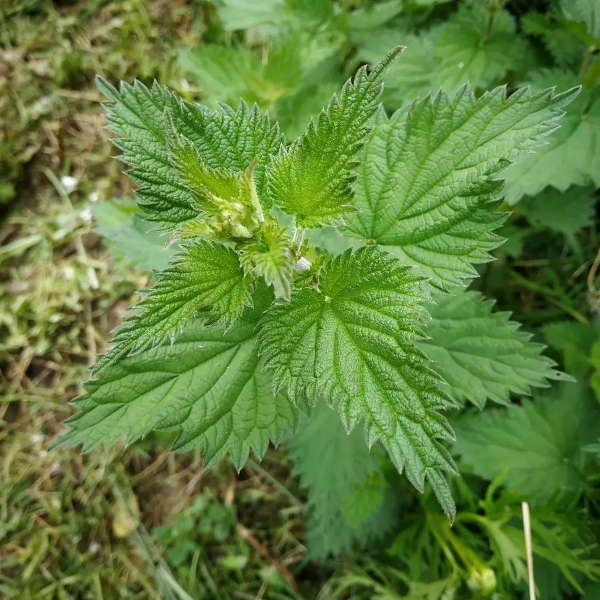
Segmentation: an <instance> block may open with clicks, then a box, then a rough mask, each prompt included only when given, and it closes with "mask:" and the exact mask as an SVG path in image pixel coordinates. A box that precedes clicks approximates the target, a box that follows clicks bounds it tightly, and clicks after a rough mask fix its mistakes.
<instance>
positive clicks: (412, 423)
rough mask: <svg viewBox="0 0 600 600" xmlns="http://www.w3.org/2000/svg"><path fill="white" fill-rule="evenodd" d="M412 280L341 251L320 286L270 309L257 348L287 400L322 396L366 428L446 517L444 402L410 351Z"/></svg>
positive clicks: (387, 263) (386, 261)
mask: <svg viewBox="0 0 600 600" xmlns="http://www.w3.org/2000/svg"><path fill="white" fill-rule="evenodd" d="M420 283H421V281H420V278H419V277H417V276H416V275H414V274H413V273H412V271H411V270H410V269H409V268H407V267H403V266H401V265H400V264H399V263H398V261H397V260H396V259H394V258H393V257H391V256H390V255H388V254H386V253H384V252H381V251H380V250H377V249H375V248H363V249H359V250H357V251H356V252H354V253H353V252H352V251H347V252H345V253H343V254H342V255H340V256H338V257H337V258H335V259H333V260H332V261H331V263H330V264H329V265H328V266H327V267H326V268H325V270H324V271H323V273H322V274H321V277H320V279H319V284H318V285H319V287H318V290H317V289H314V288H305V289H301V290H298V291H296V292H295V293H294V295H293V297H292V300H291V302H289V303H280V304H276V305H274V306H273V307H272V308H270V309H269V310H268V311H267V312H266V314H265V317H264V318H263V320H262V321H261V331H260V339H261V351H262V353H263V354H264V356H265V358H266V361H267V364H268V366H269V367H271V368H273V369H274V378H275V382H276V383H277V384H278V385H279V386H282V387H284V388H285V389H286V390H287V391H288V393H289V394H290V395H291V397H303V396H304V395H305V394H306V395H308V396H309V398H313V397H323V398H324V399H326V400H327V402H328V403H329V404H331V405H332V406H333V407H335V408H336V410H337V412H338V413H339V414H340V415H341V418H342V421H343V423H344V425H345V427H346V428H347V429H348V430H352V429H353V428H354V426H355V425H357V423H359V422H361V421H362V422H364V424H365V428H366V434H367V439H368V441H369V445H372V444H373V443H374V442H375V441H376V440H378V439H380V440H381V441H382V443H383V445H384V446H385V448H386V449H387V451H388V454H389V455H390V458H391V460H392V461H393V462H394V464H395V465H396V468H397V469H398V470H399V471H400V472H402V471H403V470H405V472H406V474H407V477H408V478H409V480H410V481H411V483H412V484H413V485H414V486H415V487H416V488H417V489H419V490H422V489H423V484H424V480H425V479H426V478H427V479H428V480H429V481H430V482H431V484H432V486H433V489H434V490H435V492H436V495H437V496H438V499H439V501H440V503H441V505H442V507H443V509H444V511H445V512H446V513H447V514H448V515H452V514H453V513H454V503H453V500H452V497H451V494H450V490H449V487H448V484H447V482H446V480H445V478H444V475H443V473H444V472H453V471H454V467H453V462H452V459H451V457H450V455H449V454H448V452H447V449H446V448H445V447H444V446H443V445H442V444H441V443H440V441H439V440H440V439H449V438H451V437H452V431H451V429H450V427H449V425H448V422H447V420H446V419H445V417H443V416H442V414H441V411H442V410H444V408H446V407H447V405H448V401H447V399H446V397H445V396H444V394H443V393H442V392H441V391H440V387H441V386H440V381H439V380H438V378H437V377H436V376H435V375H434V374H433V373H432V371H431V370H430V369H429V367H428V366H427V363H426V361H425V360H424V357H423V356H422V354H421V352H420V351H419V350H418V348H417V346H416V339H417V337H418V335H419V325H420V323H421V322H422V320H423V309H422V298H423V291H422V287H421V285H420Z"/></svg>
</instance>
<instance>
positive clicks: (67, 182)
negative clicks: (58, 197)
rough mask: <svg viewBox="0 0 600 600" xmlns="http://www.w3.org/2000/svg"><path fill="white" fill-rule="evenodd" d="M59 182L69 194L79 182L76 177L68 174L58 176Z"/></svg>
mask: <svg viewBox="0 0 600 600" xmlns="http://www.w3.org/2000/svg"><path fill="white" fill-rule="evenodd" d="M60 182H61V183H62V186H63V187H64V188H65V191H66V192H67V194H70V193H71V192H72V191H73V190H74V189H75V188H76V187H77V184H78V183H79V179H77V177H71V176H70V175H63V176H62V177H61V178H60Z"/></svg>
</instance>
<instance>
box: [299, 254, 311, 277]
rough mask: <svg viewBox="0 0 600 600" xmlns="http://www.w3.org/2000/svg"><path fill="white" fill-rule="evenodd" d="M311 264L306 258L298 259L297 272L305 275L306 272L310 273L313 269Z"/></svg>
mask: <svg viewBox="0 0 600 600" xmlns="http://www.w3.org/2000/svg"><path fill="white" fill-rule="evenodd" d="M311 266H312V265H311V263H310V261H309V260H307V259H306V258H304V256H301V257H300V258H299V259H298V262H297V263H296V271H300V272H301V273H304V272H305V271H308V270H309V269H310V268H311Z"/></svg>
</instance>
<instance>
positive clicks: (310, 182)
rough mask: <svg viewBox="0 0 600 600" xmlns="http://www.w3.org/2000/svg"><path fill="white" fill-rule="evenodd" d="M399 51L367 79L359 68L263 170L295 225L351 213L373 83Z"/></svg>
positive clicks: (309, 224) (313, 224) (375, 90)
mask: <svg viewBox="0 0 600 600" xmlns="http://www.w3.org/2000/svg"><path fill="white" fill-rule="evenodd" d="M400 50H401V48H396V49H394V50H392V51H391V52H390V53H388V55H387V56H386V57H385V58H384V59H383V61H382V62H381V63H379V64H378V65H377V66H376V67H375V68H374V69H373V70H372V71H371V73H369V74H367V70H366V67H361V68H360V69H359V71H358V72H357V74H356V75H355V77H354V79H353V80H352V81H348V82H346V84H345V85H344V87H343V88H342V90H341V92H340V93H339V94H337V95H335V96H334V97H333V98H332V100H331V101H330V103H329V104H328V106H327V107H325V108H324V109H323V111H322V112H321V114H320V115H319V117H318V118H317V119H316V120H313V121H311V123H310V124H309V126H308V128H307V130H306V131H305V133H304V134H303V135H302V136H301V137H300V138H298V139H297V140H296V141H295V142H294V143H293V144H292V146H291V147H289V148H284V149H283V150H282V152H280V154H279V155H278V156H277V157H276V158H275V159H274V160H273V162H272V163H271V164H270V165H269V170H268V178H269V193H270V196H271V199H272V201H273V203H274V204H275V205H277V206H278V207H279V208H281V209H283V210H284V211H285V212H287V213H289V214H291V215H295V216H296V220H297V222H298V224H300V225H302V226H305V227H316V226H319V225H322V224H326V223H330V222H334V221H336V220H338V219H339V218H340V217H341V216H342V215H343V214H345V213H347V212H348V211H350V210H352V190H351V187H350V184H351V182H352V179H353V167H354V163H355V160H356V155H357V153H358V150H359V149H360V146H361V142H362V140H363V138H364V136H365V135H366V133H367V132H368V123H369V121H370V119H371V117H372V116H373V114H374V113H375V110H376V108H377V99H378V97H379V92H380V90H381V84H380V83H379V79H380V77H381V74H382V72H383V70H384V69H385V67H386V66H387V65H388V64H389V63H390V62H391V61H392V60H393V59H394V58H395V57H396V55H397V54H398V53H399V52H400Z"/></svg>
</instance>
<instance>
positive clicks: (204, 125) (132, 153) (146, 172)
mask: <svg viewBox="0 0 600 600" xmlns="http://www.w3.org/2000/svg"><path fill="white" fill-rule="evenodd" d="M97 81H98V88H99V89H100V91H101V92H102V93H103V94H104V95H105V96H106V98H107V102H106V103H105V108H106V111H107V112H106V120H107V122H108V125H109V129H110V130H111V131H113V132H114V133H115V134H116V138H115V140H114V143H115V145H116V146H117V147H118V148H119V149H121V150H122V152H123V154H122V156H121V159H122V160H123V161H124V162H125V163H127V164H128V165H130V166H131V170H130V172H129V175H130V176H131V178H132V179H133V180H134V181H135V182H136V183H137V184H138V185H139V186H140V189H139V190H138V191H137V195H138V199H139V204H140V206H141V207H142V208H143V209H144V211H145V216H146V218H147V219H149V220H151V221H155V222H156V223H157V224H158V225H159V226H161V227H162V228H164V229H172V228H173V227H174V226H176V225H177V224H178V223H181V222H183V221H186V220H188V219H191V218H193V217H195V216H196V214H197V211H196V210H195V208H194V206H193V195H192V193H191V192H190V190H189V189H188V187H187V185H186V184H185V182H183V181H181V178H180V174H179V172H178V169H177V168H176V166H175V165H173V162H172V160H171V155H170V144H169V135H170V132H171V131H172V128H173V127H174V128H175V129H176V130H177V132H178V133H179V135H180V136H181V137H182V138H184V139H186V140H187V141H188V142H190V143H191V144H192V145H193V146H194V148H195V149H196V151H197V152H198V154H199V155H200V156H201V157H202V160H203V161H204V163H205V164H206V165H207V166H208V167H210V168H213V169H221V168H227V169H230V170H233V171H244V170H245V169H247V167H248V166H249V165H250V163H251V162H252V161H255V167H254V175H255V179H256V187H257V191H258V194H259V196H260V197H261V198H262V197H264V196H265V194H264V193H263V186H264V183H265V179H264V177H265V166H266V163H267V161H268V159H269V158H270V156H271V154H273V152H276V151H277V149H278V148H279V147H280V146H281V144H282V142H283V137H282V135H281V133H280V131H279V128H278V127H277V126H276V125H273V124H272V123H271V122H270V121H269V120H268V119H267V117H265V116H264V115H262V114H261V113H260V112H259V110H258V108H256V107H250V106H248V105H247V104H245V103H243V102H242V103H240V105H239V106H238V107H237V108H235V109H233V108H231V107H229V106H227V105H221V106H220V107H219V108H218V109H216V110H209V109H208V108H206V107H204V106H202V105H200V104H191V103H188V102H184V101H183V100H182V99H181V98H179V97H178V96H177V95H176V94H174V93H173V92H171V91H169V90H167V89H166V88H164V87H162V86H160V85H158V84H157V83H155V84H154V85H153V86H152V87H151V88H147V87H146V86H145V85H143V84H142V83H140V82H139V81H136V82H135V83H134V84H133V85H131V84H128V83H124V82H123V83H121V86H120V89H119V90H117V89H115V88H114V87H113V86H112V85H110V84H109V83H108V82H106V81H105V80H103V79H102V78H98V80H97ZM167 114H168V115H169V118H167Z"/></svg>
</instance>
